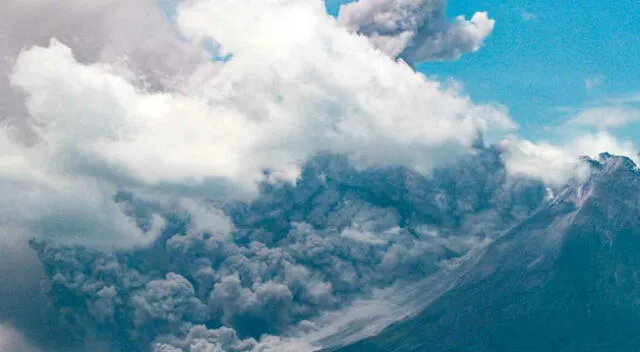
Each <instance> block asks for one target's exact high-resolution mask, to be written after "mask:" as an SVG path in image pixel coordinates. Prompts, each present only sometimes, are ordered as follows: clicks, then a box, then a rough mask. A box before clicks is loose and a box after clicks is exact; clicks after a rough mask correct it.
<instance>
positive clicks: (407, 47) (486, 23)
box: [339, 0, 495, 63]
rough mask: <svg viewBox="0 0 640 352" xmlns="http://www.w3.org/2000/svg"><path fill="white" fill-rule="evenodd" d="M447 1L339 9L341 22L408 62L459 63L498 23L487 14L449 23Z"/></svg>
mask: <svg viewBox="0 0 640 352" xmlns="http://www.w3.org/2000/svg"><path fill="white" fill-rule="evenodd" d="M446 5H447V1H446V0H359V1H356V2H353V3H349V4H347V5H343V6H342V7H341V8H340V16H339V21H340V23H341V24H343V25H344V26H346V27H347V28H349V29H351V30H353V31H355V32H357V33H360V34H362V35H364V36H367V37H368V38H369V40H370V41H371V42H372V43H373V44H374V45H375V46H376V47H377V48H378V49H380V50H382V51H383V52H385V53H387V54H389V55H390V56H392V57H398V58H401V59H403V60H405V61H406V62H408V63H417V62H421V61H442V60H457V59H459V58H460V56H462V55H463V54H466V53H473V52H476V51H478V49H480V47H481V46H482V44H483V42H484V40H485V38H487V37H488V36H489V35H490V34H491V32H492V31H493V27H494V24H495V21H493V20H491V19H489V18H488V17H487V14H486V13H485V12H478V13H476V14H474V15H473V17H472V18H471V19H470V20H466V19H465V18H464V17H462V16H459V17H456V18H455V19H454V20H453V21H452V22H449V21H448V19H447V14H446Z"/></svg>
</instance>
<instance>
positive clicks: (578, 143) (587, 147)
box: [503, 132, 639, 185]
mask: <svg viewBox="0 0 640 352" xmlns="http://www.w3.org/2000/svg"><path fill="white" fill-rule="evenodd" d="M503 146H504V147H505V148H506V150H507V152H506V156H505V163H506V167H507V171H508V172H509V173H510V174H512V175H521V176H528V177H534V178H537V179H540V180H543V181H544V182H546V183H548V184H550V185H561V184H563V183H565V182H567V181H568V180H569V179H570V178H573V177H577V178H581V177H584V176H586V172H587V170H586V169H585V166H584V165H583V164H581V163H580V162H579V158H580V157H581V156H588V157H591V158H596V157H597V156H598V154H600V153H602V152H609V153H612V154H616V155H624V156H628V157H630V158H632V159H633V160H634V161H635V162H636V163H638V161H639V160H638V156H637V149H636V147H635V146H634V145H633V143H632V142H631V141H618V140H617V139H616V138H615V137H614V136H612V135H611V134H609V133H607V132H598V133H595V134H585V135H581V136H579V137H578V138H575V139H574V140H572V141H570V142H569V143H567V144H565V145H560V146H555V145H552V144H549V143H546V142H541V143H534V142H531V141H527V140H511V141H505V142H503Z"/></svg>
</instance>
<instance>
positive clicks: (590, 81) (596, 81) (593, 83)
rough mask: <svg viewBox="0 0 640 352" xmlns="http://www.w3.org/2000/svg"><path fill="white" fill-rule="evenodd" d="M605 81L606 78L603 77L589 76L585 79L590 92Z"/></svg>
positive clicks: (586, 87) (585, 85)
mask: <svg viewBox="0 0 640 352" xmlns="http://www.w3.org/2000/svg"><path fill="white" fill-rule="evenodd" d="M602 83H604V79H603V78H602V77H588V78H585V79H584V88H585V89H586V90H587V91H588V92H590V91H592V90H593V89H594V88H596V87H598V86H600V85H602Z"/></svg>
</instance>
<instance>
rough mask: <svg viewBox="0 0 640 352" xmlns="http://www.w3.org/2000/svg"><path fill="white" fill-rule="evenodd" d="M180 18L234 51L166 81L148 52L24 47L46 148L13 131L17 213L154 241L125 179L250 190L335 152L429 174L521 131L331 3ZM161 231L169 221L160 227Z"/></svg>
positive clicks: (165, 187)
mask: <svg viewBox="0 0 640 352" xmlns="http://www.w3.org/2000/svg"><path fill="white" fill-rule="evenodd" d="M114 1H116V0H114ZM40 5H42V6H45V5H43V4H40ZM40 5H38V6H40ZM34 6H35V5H34ZM78 6H80V5H78ZM96 6H97V5H96ZM123 6H124V5H123ZM93 10H94V8H93V7H90V8H88V9H85V8H84V7H82V6H80V7H79V8H78V9H77V11H79V12H82V13H85V12H86V11H93ZM221 13H224V14H225V15H224V16H219V15H218V14H221ZM128 15H131V16H138V15H139V13H138V12H137V11H132V12H131V13H128ZM82 24H84V22H82ZM107 25H113V23H111V22H108V23H107ZM177 25H178V27H179V29H181V30H182V31H183V32H184V34H186V35H187V37H188V38H189V39H191V40H192V42H193V43H198V42H200V40H211V39H213V40H215V41H216V42H218V43H220V44H221V45H222V48H223V49H224V50H226V51H227V52H229V53H232V54H233V58H232V59H231V60H230V61H229V62H227V63H207V62H204V63H200V64H199V65H194V66H193V67H191V69H190V72H193V73H192V74H191V75H188V76H184V75H182V72H173V73H171V75H173V76H171V75H170V76H169V77H179V79H178V80H176V79H171V78H169V79H168V80H164V81H163V82H171V84H166V85H164V86H163V88H162V90H160V91H158V90H155V89H148V88H145V87H144V86H140V85H139V84H138V83H139V81H140V79H139V77H140V72H139V71H136V67H137V66H136V64H144V63H145V61H144V60H143V59H141V60H142V61H140V62H134V63H133V64H132V65H128V66H124V67H123V66H122V65H121V64H114V63H113V60H109V59H108V56H105V54H104V52H102V51H100V52H101V54H100V55H97V56H95V55H94V56H92V57H91V58H85V59H82V58H79V57H78V54H76V52H78V53H79V54H80V57H82V56H86V55H87V54H86V53H85V51H86V50H88V49H87V47H85V46H84V44H83V45H80V46H79V49H78V50H73V49H72V48H70V47H68V46H67V45H65V44H63V43H61V42H60V41H58V40H55V39H53V40H51V42H50V43H49V45H48V46H35V47H31V48H28V49H26V50H23V51H22V52H21V53H20V54H19V55H18V56H17V58H16V59H15V63H14V65H13V69H12V72H11V81H10V82H11V84H12V85H13V87H14V88H15V89H16V90H19V91H20V92H21V94H23V95H24V96H25V97H26V100H25V101H26V108H27V112H28V114H29V116H30V117H29V119H28V120H27V121H26V124H27V125H28V126H29V127H30V128H31V129H32V131H34V132H35V134H36V135H37V136H38V143H36V145H35V146H33V147H31V148H25V147H22V146H20V144H19V143H14V141H13V140H11V139H10V138H9V137H8V136H7V137H6V138H4V137H3V139H2V143H3V144H4V145H5V148H3V151H2V159H1V160H2V161H3V162H4V163H7V164H8V165H10V167H6V168H4V169H3V171H2V176H3V177H5V178H11V180H13V181H16V182H19V183H20V184H21V187H17V188H12V189H11V191H7V192H9V194H10V195H11V196H10V197H9V198H10V199H11V201H10V202H9V201H7V202H4V203H2V204H0V207H3V208H4V209H6V210H7V212H6V213H4V214H5V218H6V219H7V221H11V222H15V223H17V224H16V225H24V226H26V227H27V228H28V229H30V230H32V232H35V233H38V231H45V232H47V233H49V234H51V235H54V234H55V235H56V236H57V235H59V234H64V235H65V236H66V237H67V238H77V239H83V238H85V239H86V240H89V237H90V235H89V234H87V233H88V232H91V230H92V229H100V231H97V232H96V234H95V235H94V237H95V238H101V239H102V241H104V242H106V243H109V239H115V238H119V236H118V234H123V236H124V237H131V238H134V239H136V240H133V241H131V242H134V243H141V242H145V241H148V240H149V239H151V238H153V234H146V233H144V232H142V231H141V230H139V229H138V228H137V227H136V226H135V224H134V223H133V221H132V220H131V219H129V218H128V217H127V216H126V215H124V213H123V212H122V211H121V209H120V207H119V206H118V205H117V204H115V203H114V202H113V200H112V197H113V195H114V194H115V192H116V191H117V190H118V189H121V188H133V189H138V190H145V189H148V190H155V191H157V192H160V193H161V194H165V195H170V196H175V197H183V196H184V197H189V196H191V195H193V194H197V193H201V194H217V195H221V193H224V192H227V193H228V192H230V191H229V189H235V190H236V191H237V192H236V191H231V192H232V193H233V192H235V193H236V194H243V195H246V194H247V193H255V191H256V182H257V181H259V180H262V179H263V177H264V174H263V170H265V169H269V170H271V174H270V176H269V177H270V179H274V180H278V179H285V180H294V179H295V178H296V177H297V174H298V169H299V166H300V165H301V163H302V162H304V160H306V159H307V158H308V157H309V156H311V155H313V154H315V153H318V152H322V151H329V152H336V153H347V154H350V155H351V157H352V158H353V159H354V160H355V161H356V162H358V163H359V164H360V165H363V166H368V165H381V164H382V165H389V164H392V165H405V166H408V167H412V168H415V169H419V170H429V169H432V168H434V167H437V166H439V165H442V164H443V163H449V162H452V160H453V159H452V158H454V157H456V156H458V155H463V154H466V153H467V152H468V150H469V148H470V146H471V144H472V143H473V141H474V140H475V138H476V135H477V132H478V131H479V130H480V131H485V130H494V129H498V130H499V129H511V128H513V127H514V126H515V125H514V124H513V122H512V121H511V120H510V119H509V117H508V116H507V113H506V109H504V108H503V107H501V106H497V105H476V104H474V103H473V102H471V101H470V99H469V98H468V97H466V96H464V95H462V94H461V93H460V92H458V91H456V90H455V88H447V87H445V86H443V85H441V84H439V83H438V82H435V81H431V80H428V79H426V78H425V77H424V76H423V75H421V74H418V73H416V72H414V71H413V70H412V69H411V68H410V67H409V66H407V65H405V64H404V63H401V62H394V61H393V60H391V59H390V58H389V57H387V56H386V55H384V54H383V53H381V52H379V51H377V50H375V49H374V48H373V47H372V46H371V44H370V43H369V42H368V41H367V40H366V39H365V38H363V37H359V36H356V35H353V34H350V33H348V32H347V31H345V30H344V29H343V28H341V27H340V26H339V25H338V24H337V23H336V21H335V20H334V19H333V18H331V17H330V16H328V15H327V14H326V13H325V12H324V8H323V7H322V6H321V4H320V3H316V2H309V1H305V0H278V1H271V2H268V3H265V2H263V1H249V0H247V1H245V2H242V3H238V2H235V1H223V0H219V1H205V0H203V1H190V2H183V3H180V5H179V7H178V17H177ZM81 27H82V26H81ZM63 34H65V33H63ZM67 40H70V41H71V42H72V43H73V39H72V38H70V37H69V38H67ZM131 40H139V41H141V42H142V40H141V39H140V38H133V39H131ZM116 43H119V44H122V43H121V42H120V40H119V39H117V40H116ZM111 44H112V43H111V42H109V41H107V42H106V43H101V45H100V46H99V47H108V46H109V45H111ZM176 45H177V44H176ZM185 45H186V44H185ZM153 47H154V49H153V50H152V52H153V53H156V54H158V51H154V50H156V49H157V48H155V46H153ZM157 50H160V49H157ZM89 51H91V50H89ZM122 52H123V53H125V54H126V53H127V52H128V51H127V50H124V49H123V50H122ZM91 53H93V52H91ZM93 54H95V53H93ZM147 54H149V53H147ZM89 56H91V55H89ZM184 57H189V56H188V55H186V56H184ZM92 60H101V61H100V62H97V63H92V62H93V61H92ZM178 66H179V65H178ZM129 67H132V68H133V69H132V70H130V69H128V68H129ZM144 67H146V66H144ZM149 67H151V68H156V67H157V65H156V63H154V62H152V63H151V64H150V66H149ZM172 67H173V66H172ZM163 77H164V76H163ZM13 181H12V182H13ZM2 186H3V187H5V186H6V187H13V183H9V181H6V182H3V184H2ZM187 190H188V192H187ZM185 192H186V193H185ZM11 209H20V213H16V212H12V211H10V210H11ZM52 209H56V210H55V211H53V210H52ZM56 219H58V220H56ZM61 219H66V220H65V221H62V220H61ZM206 226H207V225H206ZM161 228H162V227H161V220H160V219H158V220H157V221H156V226H155V227H153V229H154V233H157V231H159V230H160V229H161ZM108 234H112V235H108ZM125 234H126V235H125ZM141 239H144V240H141ZM117 241H118V243H119V244H120V243H127V241H122V240H121V239H119V240H117Z"/></svg>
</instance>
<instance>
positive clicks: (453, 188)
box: [33, 149, 544, 352]
mask: <svg viewBox="0 0 640 352" xmlns="http://www.w3.org/2000/svg"><path fill="white" fill-rule="evenodd" d="M501 165H502V162H501V159H500V153H499V151H498V150H496V149H484V150H481V151H478V153H477V155H475V156H473V157H469V158H466V159H465V160H464V162H463V165H452V166H449V167H446V168H444V169H440V170H439V171H436V172H434V173H433V174H431V175H424V174H420V173H418V172H415V171H411V170H409V169H406V168H380V169H377V170H357V169H355V168H353V167H352V166H350V165H349V163H348V162H347V160H346V159H345V158H339V157H335V156H324V157H316V158H314V159H312V161H311V162H310V163H307V164H306V165H305V168H304V170H303V173H302V177H301V178H300V180H298V182H297V183H296V184H295V185H290V184H279V185H274V186H272V187H271V188H266V189H265V190H264V191H263V193H262V194H261V195H260V196H259V197H258V198H257V199H256V200H255V201H254V202H252V203H249V204H246V203H237V204H233V205H230V206H229V207H227V208H226V212H227V214H228V216H229V218H230V219H233V223H234V229H233V230H232V231H231V233H229V234H228V235H227V236H223V235H222V233H219V234H216V233H210V232H209V231H208V230H200V229H202V226H201V225H200V224H197V223H194V221H197V217H192V216H190V214H181V213H180V212H176V213H174V214H172V215H169V214H163V217H164V218H167V219H170V220H169V221H168V223H167V230H166V231H163V233H162V234H161V235H160V237H158V238H157V239H156V240H155V242H154V244H153V245H152V246H150V247H149V248H142V249H136V250H134V251H131V250H122V249H118V250H116V251H113V250H107V249H104V248H103V249H99V250H97V249H92V248H86V247H82V246H61V245H59V244H57V243H55V242H47V241H44V242H41V241H36V242H34V244H33V246H34V248H35V249H36V251H37V253H38V256H39V258H40V259H41V260H42V262H43V265H44V267H45V272H46V273H47V278H46V281H45V285H44V287H45V290H46V293H47V297H48V298H49V299H50V300H51V302H52V305H53V306H55V307H56V308H57V309H59V310H60V311H61V312H62V313H63V314H64V317H65V319H64V324H66V325H68V327H69V328H70V329H71V330H72V331H77V334H78V335H80V336H83V337H85V339H86V340H87V343H90V344H98V341H107V345H105V347H104V349H105V350H107V351H111V350H114V349H115V350H118V348H120V350H127V351H138V350H145V349H146V348H149V346H152V347H153V348H155V350H156V351H200V350H206V349H204V348H205V347H206V348H210V349H212V350H214V351H215V350H216V349H217V350H221V351H264V352H266V351H273V352H275V351H287V350H290V351H311V350H313V349H314V348H318V347H322V346H326V344H327V343H331V342H327V341H334V342H333V343H335V342H336V339H338V340H340V339H341V337H340V336H341V334H339V332H340V331H341V329H342V328H343V327H345V326H351V327H352V328H353V329H356V326H358V328H357V329H356V330H357V331H351V332H349V333H348V334H346V336H348V337H349V338H352V336H362V334H365V336H366V334H367V333H371V331H375V329H373V330H372V328H373V327H374V325H373V324H374V323H375V328H376V329H379V328H383V327H384V326H386V325H385V324H389V323H391V322H392V321H393V318H397V317H400V316H402V315H403V314H407V313H410V312H412V310H411V307H419V305H414V304H412V303H413V302H416V301H419V300H420V298H421V297H424V296H422V295H421V294H419V293H420V292H423V293H425V294H426V293H430V292H431V289H432V288H433V289H438V290H442V289H444V288H446V286H447V285H444V288H443V287H442V286H438V285H430V284H426V286H427V287H429V289H428V290H427V289H425V287H423V286H421V287H422V288H420V287H417V288H416V290H415V292H413V293H412V294H410V295H409V296H405V295H404V293H402V292H401V290H400V289H399V288H406V287H409V286H411V285H413V284H415V283H417V282H420V281H421V280H424V279H425V278H427V277H429V275H431V274H433V273H436V272H438V271H440V270H442V269H443V268H447V267H449V266H451V265H455V262H456V260H458V259H459V258H460V257H461V256H463V255H465V254H466V253H468V252H469V251H470V250H473V249H475V248H477V247H481V246H482V244H483V243H487V242H489V241H491V238H492V234H496V233H500V231H501V229H504V228H507V227H509V226H511V225H512V223H513V221H515V219H517V218H519V217H520V216H522V214H529V213H530V212H531V211H533V210H534V209H536V208H537V206H538V205H539V203H540V202H542V201H543V199H544V187H543V186H542V184H541V183H540V182H537V181H526V180H525V181H522V182H520V183H516V184H514V183H511V182H510V181H509V180H507V178H506V173H505V171H504V169H503V167H502V166H501ZM322 173H324V175H323V174H322ZM399 190H401V191H399ZM520 195H522V196H520ZM122 198H125V197H122ZM391 199H393V201H390V200H391ZM142 201H143V202H144V199H143V200H142ZM123 202H126V203H127V204H128V206H129V207H130V208H131V209H136V208H137V207H139V204H137V203H138V202H140V200H138V199H136V197H135V196H134V197H132V198H129V199H126V200H123ZM408 209H410V211H408ZM479 221H482V222H483V223H484V224H485V226H483V227H479V226H476V224H477V223H478V222H479ZM226 230H227V229H225V228H224V227H222V228H218V231H226ZM444 276H447V275H444ZM447 277H448V276H447ZM381 290H382V291H384V294H382V293H380V292H381ZM396 290H397V291H396ZM385 295H387V296H385ZM71 297H73V299H71ZM384 297H387V298H384ZM411 297H413V298H411ZM362 300H366V301H367V302H362ZM376 300H385V301H387V302H388V305H386V306H385V310H383V311H381V312H377V313H376V312H373V310H372V307H374V306H376V305H375V302H374V301H376ZM403 301H404V302H405V303H402V302H403ZM354 304H355V305H356V306H355V307H354V306H352V305H354ZM401 305H405V306H404V307H402V309H401V310H400V311H396V308H397V307H399V306H401ZM365 307H367V311H365V310H363V309H364V308H365ZM365 313H366V314H365ZM389 315H390V316H389ZM367 317H369V318H371V319H375V322H372V321H369V323H370V324H369V325H370V326H369V329H364V330H363V331H362V332H361V331H359V329H360V328H362V327H360V324H361V323H362V322H363V321H364V320H366V319H367ZM352 319H353V320H354V321H357V322H358V325H349V322H350V321H352ZM378 319H382V322H379V321H378ZM336 322H337V325H335V324H336ZM326 338H328V339H329V340H326V341H325V339H326Z"/></svg>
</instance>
